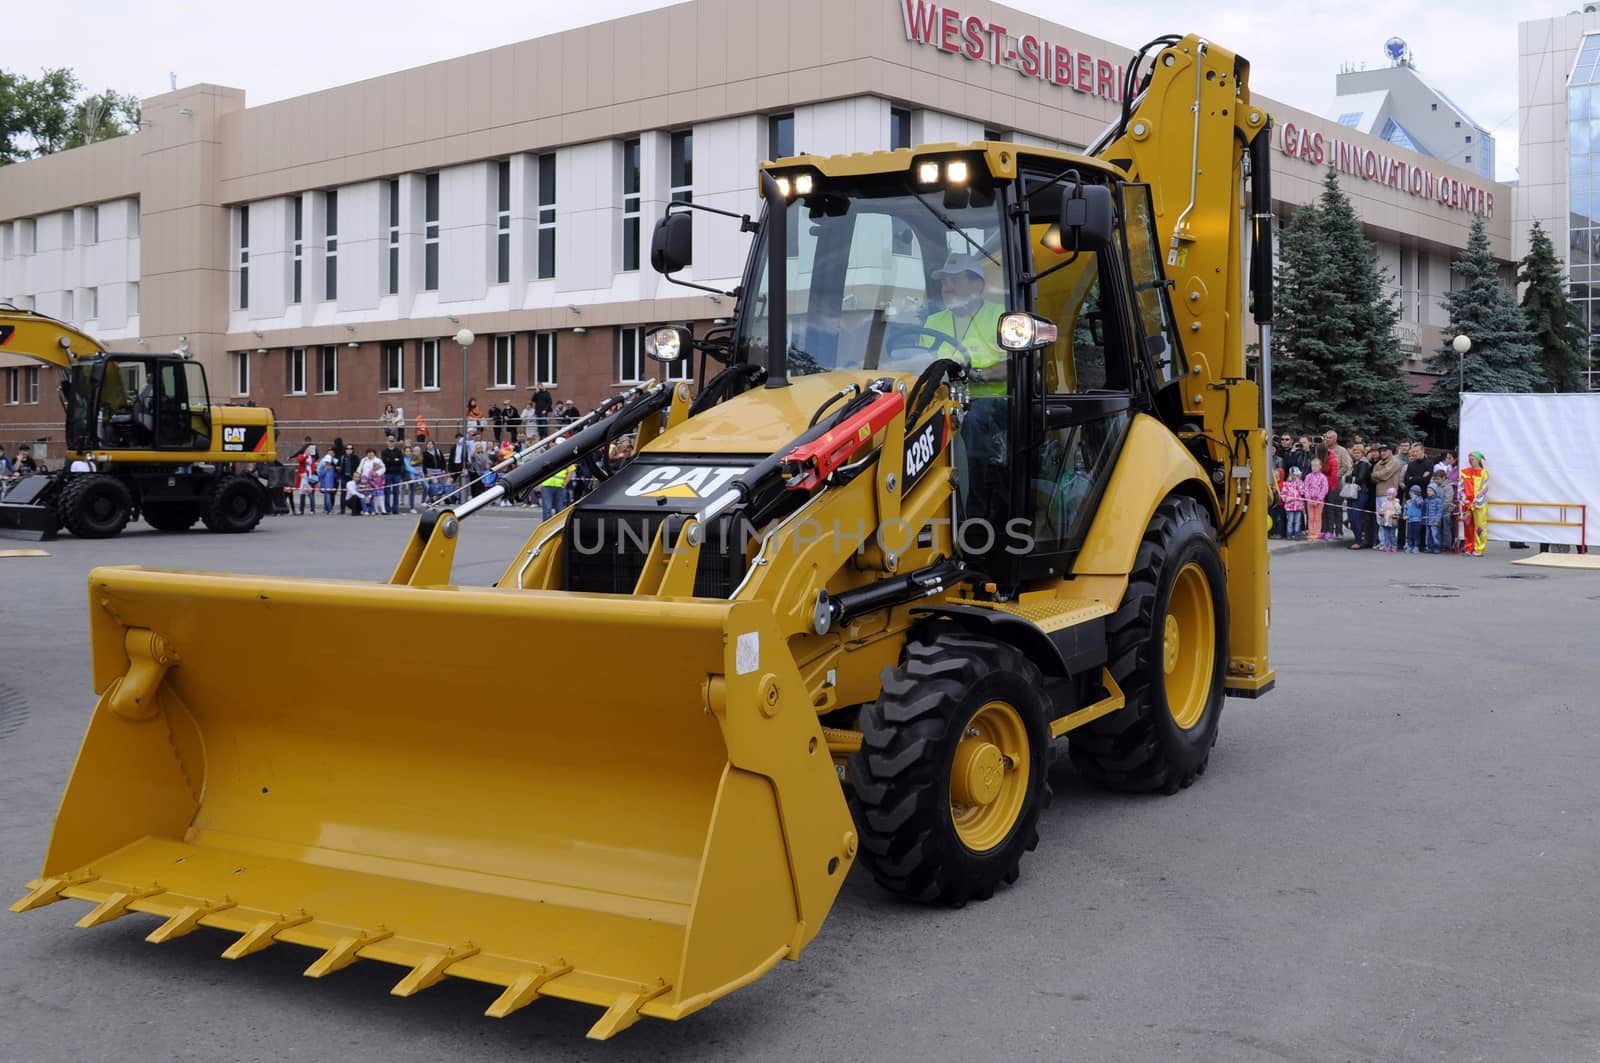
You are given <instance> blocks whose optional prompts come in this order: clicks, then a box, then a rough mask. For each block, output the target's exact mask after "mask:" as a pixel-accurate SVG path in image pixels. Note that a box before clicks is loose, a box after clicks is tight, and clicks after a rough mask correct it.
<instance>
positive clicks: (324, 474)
mask: <svg viewBox="0 0 1600 1063" xmlns="http://www.w3.org/2000/svg"><path fill="white" fill-rule="evenodd" d="M317 477H318V479H319V480H320V481H321V485H322V512H323V513H332V512H333V498H334V496H335V495H337V494H338V493H339V463H338V462H337V461H335V460H334V457H333V454H332V452H329V453H327V454H324V455H323V456H322V463H321V465H320V466H319V468H318V473H317Z"/></svg>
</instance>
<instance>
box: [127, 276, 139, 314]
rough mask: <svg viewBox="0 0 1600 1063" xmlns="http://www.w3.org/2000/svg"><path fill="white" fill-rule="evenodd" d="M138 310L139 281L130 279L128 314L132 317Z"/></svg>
mask: <svg viewBox="0 0 1600 1063" xmlns="http://www.w3.org/2000/svg"><path fill="white" fill-rule="evenodd" d="M138 312H139V282H138V281H130V282H129V284H128V316H129V317H132V316H134V315H136V314H138Z"/></svg>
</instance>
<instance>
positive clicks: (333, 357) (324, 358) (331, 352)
mask: <svg viewBox="0 0 1600 1063" xmlns="http://www.w3.org/2000/svg"><path fill="white" fill-rule="evenodd" d="M330 367H331V368H332V369H333V387H331V388H330V387H328V386H327V383H328V369H329V368H330ZM317 394H318V395H337V394H339V348H337V347H319V348H318V349H317Z"/></svg>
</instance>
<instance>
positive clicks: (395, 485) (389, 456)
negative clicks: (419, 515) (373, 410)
mask: <svg viewBox="0 0 1600 1063" xmlns="http://www.w3.org/2000/svg"><path fill="white" fill-rule="evenodd" d="M379 458H380V459H381V460H382V461H383V508H384V510H385V511H386V512H389V513H398V512H400V485H401V484H403V483H405V482H406V452H405V451H404V450H402V449H400V444H399V443H398V442H396V441H395V438H394V436H390V437H389V439H388V445H387V446H385V447H384V448H383V453H382V454H380V455H379ZM413 508H415V507H413Z"/></svg>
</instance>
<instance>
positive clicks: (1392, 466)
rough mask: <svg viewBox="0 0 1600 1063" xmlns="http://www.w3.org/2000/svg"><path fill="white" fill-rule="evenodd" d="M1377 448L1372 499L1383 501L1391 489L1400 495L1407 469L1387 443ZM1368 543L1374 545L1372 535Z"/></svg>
mask: <svg viewBox="0 0 1600 1063" xmlns="http://www.w3.org/2000/svg"><path fill="white" fill-rule="evenodd" d="M1376 446H1377V450H1378V460H1377V461H1375V462H1373V463H1372V497H1373V499H1374V500H1376V501H1382V500H1383V499H1384V497H1385V496H1386V495H1388V493H1389V488H1391V487H1392V488H1394V489H1395V491H1396V493H1397V494H1398V492H1399V490H1400V481H1401V480H1402V479H1404V478H1405V474H1406V469H1405V466H1404V465H1401V464H1400V462H1399V460H1398V459H1396V458H1395V456H1394V449H1393V448H1392V447H1390V446H1389V445H1388V444H1386V443H1379V444H1377V445H1376ZM1373 508H1374V509H1376V508H1377V507H1376V506H1374V507H1373ZM1367 543H1368V545H1369V546H1370V545H1371V543H1372V537H1371V536H1370V535H1369V536H1368V537H1367Z"/></svg>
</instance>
